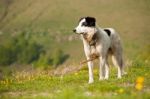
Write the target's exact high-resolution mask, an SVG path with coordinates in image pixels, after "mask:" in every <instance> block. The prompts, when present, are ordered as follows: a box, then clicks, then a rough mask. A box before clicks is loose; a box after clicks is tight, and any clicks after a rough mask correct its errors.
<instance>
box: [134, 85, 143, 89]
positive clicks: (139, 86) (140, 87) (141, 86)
mask: <svg viewBox="0 0 150 99" xmlns="http://www.w3.org/2000/svg"><path fill="white" fill-rule="evenodd" d="M135 88H136V89H137V90H142V89H143V84H141V83H137V84H136V85H135Z"/></svg>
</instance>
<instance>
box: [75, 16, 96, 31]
mask: <svg viewBox="0 0 150 99" xmlns="http://www.w3.org/2000/svg"><path fill="white" fill-rule="evenodd" d="M95 26H96V19H95V18H94V17H83V18H81V19H80V20H79V24H78V26H77V27H76V28H75V29H74V30H73V32H75V33H78V34H85V33H89V32H91V31H93V29H94V28H95Z"/></svg>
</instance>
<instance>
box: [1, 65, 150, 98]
mask: <svg viewBox="0 0 150 99" xmlns="http://www.w3.org/2000/svg"><path fill="white" fill-rule="evenodd" d="M87 71H88V70H87V68H84V69H81V70H80V71H78V72H75V73H71V74H66V75H59V76H52V75H50V74H49V73H48V71H47V72H46V71H45V72H38V73H32V74H30V73H28V72H18V73H16V74H14V76H13V77H11V78H6V79H5V80H3V81H1V82H0V93H1V94H0V98H1V99H5V98H6V99H10V98H11V99H12V98H14V99H20V98H22V99H31V98H32V99H37V98H38V99H45V98H46V99H47V98H51V99H85V98H87V99H110V98H111V99H126V98H128V99H149V98H150V92H149V90H150V76H149V74H150V71H149V66H147V65H145V64H143V65H141V66H138V65H135V66H132V67H130V68H128V69H127V72H128V74H127V75H124V76H123V78H122V79H117V78H116V76H117V75H116V72H117V71H116V68H114V67H112V68H111V75H110V79H109V80H104V81H99V80H98V71H97V69H96V68H95V69H94V75H95V76H94V79H95V82H94V83H93V84H88V83H87V81H88V72H87ZM138 77H143V78H144V83H143V84H142V86H143V88H142V89H140V90H138V89H136V88H135V85H136V79H137V78H138Z"/></svg>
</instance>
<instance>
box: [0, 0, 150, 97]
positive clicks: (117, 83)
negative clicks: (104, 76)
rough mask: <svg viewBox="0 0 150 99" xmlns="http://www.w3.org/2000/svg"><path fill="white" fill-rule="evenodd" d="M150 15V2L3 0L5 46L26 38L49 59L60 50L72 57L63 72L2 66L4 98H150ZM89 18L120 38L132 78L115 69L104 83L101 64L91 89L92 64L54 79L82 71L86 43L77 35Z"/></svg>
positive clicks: (0, 37) (0, 32) (0, 30)
mask: <svg viewBox="0 0 150 99" xmlns="http://www.w3.org/2000/svg"><path fill="white" fill-rule="evenodd" d="M149 11H150V0H109V1H107V0H74V1H71V0H0V44H7V43H6V42H7V41H9V38H11V37H15V36H17V35H18V34H20V33H25V34H26V35H27V36H29V37H31V39H29V42H33V41H34V42H36V43H37V44H40V45H42V46H43V47H44V48H45V49H46V52H47V53H48V54H49V53H53V52H54V51H55V50H56V49H58V48H59V49H61V50H62V51H63V52H64V53H65V54H67V55H69V58H68V59H67V60H66V61H65V62H64V63H63V64H61V65H60V66H59V67H58V68H53V67H52V66H50V67H49V68H48V69H47V70H43V69H40V68H38V69H34V66H33V65H34V64H32V63H31V64H28V65H27V66H26V65H24V64H23V65H22V64H15V63H14V64H12V65H11V66H0V99H5V98H6V99H11V98H15V99H20V98H25V99H30V98H31V99H33V98H36V99H37V98H39V99H41V98H44V99H47V98H51V99H85V98H87V99H93V98H94V99H126V98H128V99H150V71H149V70H150V22H149V21H150V13H149ZM83 16H93V17H96V19H97V24H98V26H101V27H102V28H103V27H113V28H115V29H116V30H117V31H118V33H119V34H120V36H121V39H122V43H123V49H124V59H125V65H126V68H125V69H126V71H127V73H128V74H127V75H125V76H123V78H122V79H117V77H116V75H117V74H116V73H117V70H116V69H115V68H114V67H113V66H111V70H110V71H111V73H110V79H109V80H105V81H98V64H97V62H96V64H95V68H94V80H95V82H94V83H93V84H88V70H87V66H86V65H85V66H84V67H83V68H82V69H81V70H78V71H73V72H67V73H65V75H61V74H59V75H54V74H51V72H53V71H57V72H58V73H59V72H62V71H63V70H64V68H68V67H69V68H70V69H72V68H74V67H77V68H78V64H79V63H80V61H81V60H84V59H85V55H84V51H83V45H82V41H81V40H80V38H79V36H77V35H75V34H73V32H72V30H73V28H74V27H75V26H77V24H78V19H79V18H81V17H83ZM70 38H71V40H70ZM72 38H73V39H72ZM0 47H1V46H0ZM0 56H1V55H0ZM32 66H33V67H32ZM138 77H142V78H144V83H142V84H141V85H139V87H141V89H140V90H138V89H137V88H136V87H135V86H136V79H137V78H138Z"/></svg>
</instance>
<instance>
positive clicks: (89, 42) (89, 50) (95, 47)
mask: <svg viewBox="0 0 150 99" xmlns="http://www.w3.org/2000/svg"><path fill="white" fill-rule="evenodd" d="M73 32H75V33H77V34H81V37H82V40H83V45H84V51H85V55H86V58H87V60H89V61H88V69H89V83H93V82H94V79H93V60H94V59H95V58H98V59H99V61H100V68H99V69H100V71H99V80H103V79H108V78H109V64H108V56H109V55H111V56H112V60H113V64H114V65H115V66H117V68H118V78H121V76H122V74H123V66H124V65H123V55H122V45H121V41H120V37H119V35H118V33H117V32H116V31H115V30H114V29H113V28H100V27H98V26H96V19H95V18H94V17H83V18H81V19H80V20H79V24H78V26H77V27H76V28H75V29H74V30H73Z"/></svg>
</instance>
